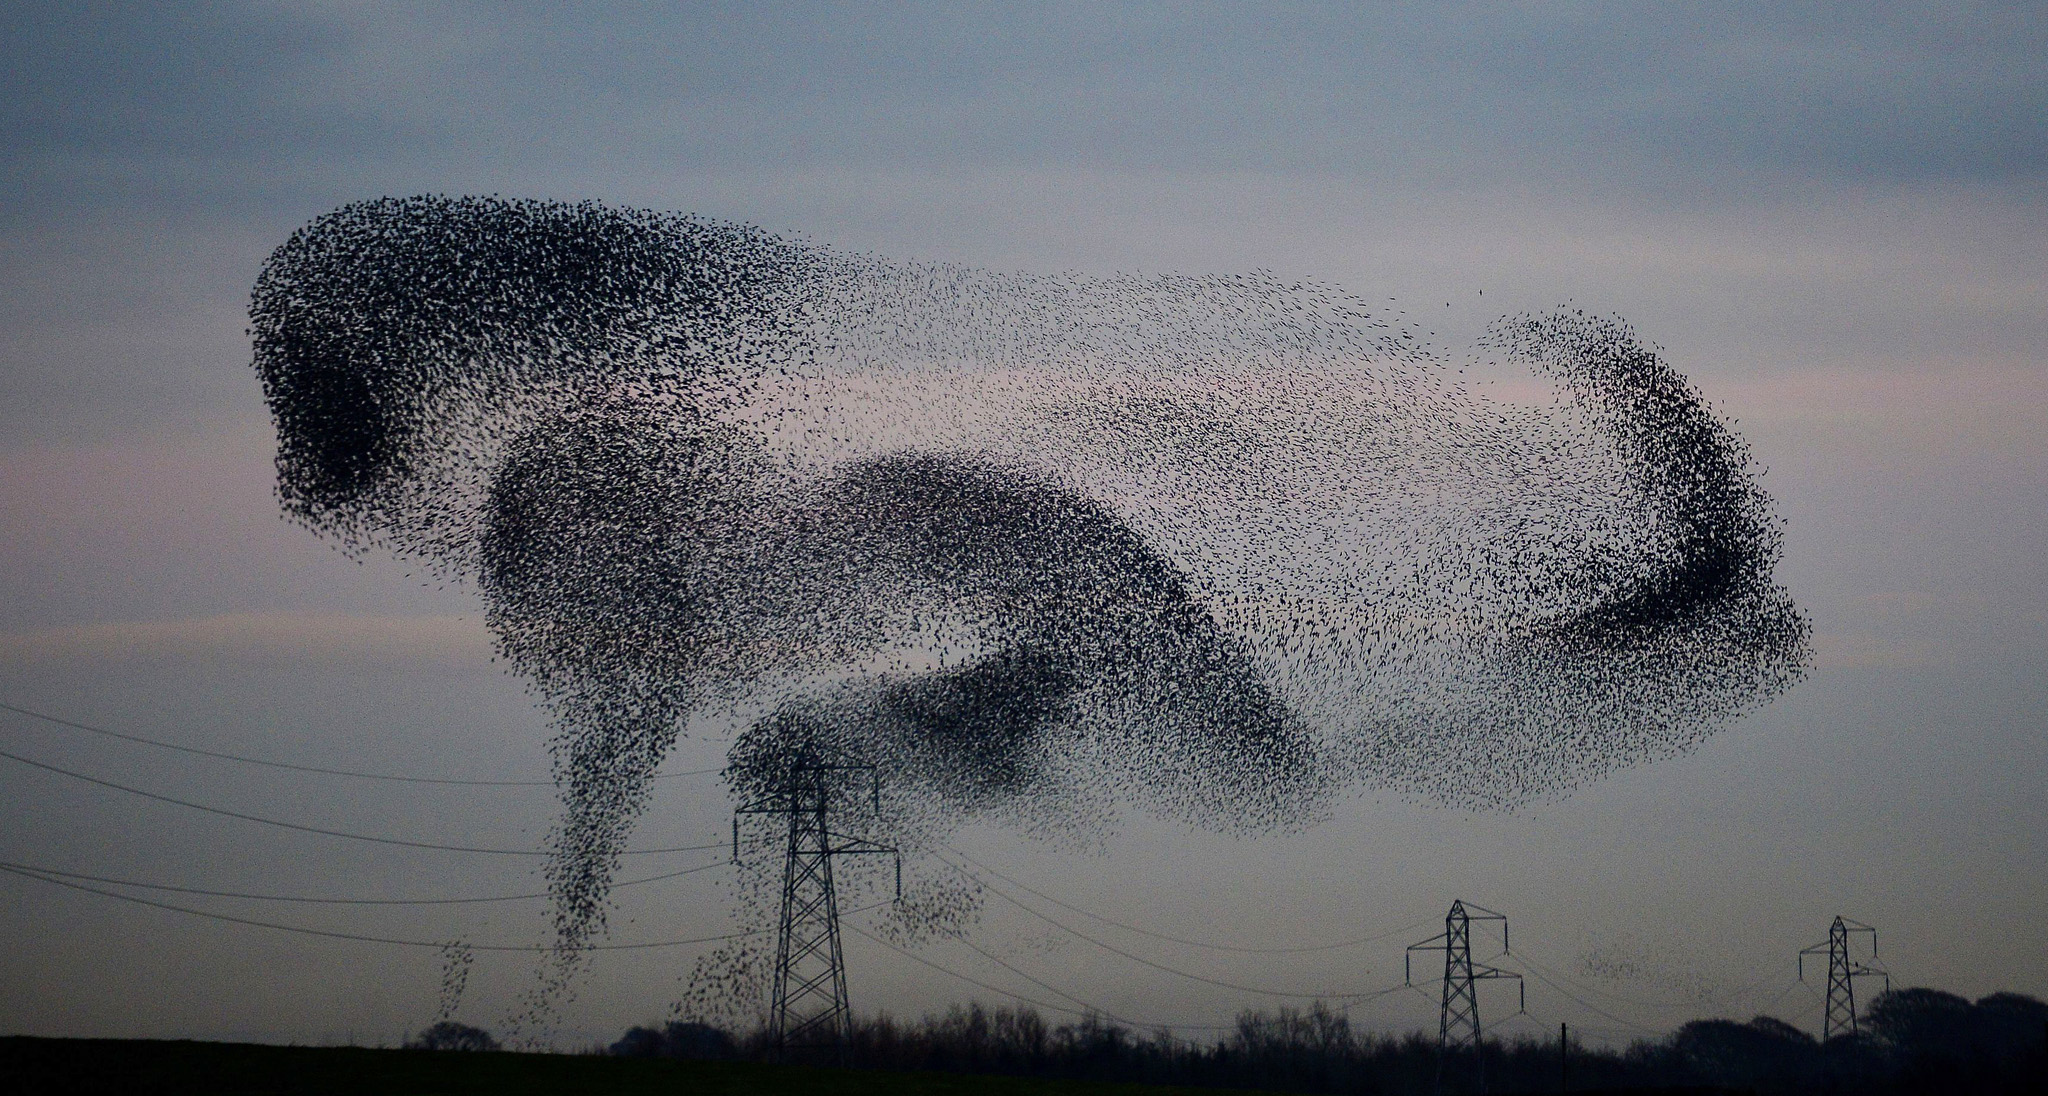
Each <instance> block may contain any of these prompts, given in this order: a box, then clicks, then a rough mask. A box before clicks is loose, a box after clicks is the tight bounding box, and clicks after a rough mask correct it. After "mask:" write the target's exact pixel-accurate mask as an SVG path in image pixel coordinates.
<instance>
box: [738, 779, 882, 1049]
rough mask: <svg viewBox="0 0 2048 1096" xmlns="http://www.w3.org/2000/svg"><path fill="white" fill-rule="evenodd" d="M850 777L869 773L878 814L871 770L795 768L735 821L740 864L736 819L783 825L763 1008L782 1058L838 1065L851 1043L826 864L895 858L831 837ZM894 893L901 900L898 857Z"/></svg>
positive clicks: (835, 906)
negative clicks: (769, 986) (769, 980)
mask: <svg viewBox="0 0 2048 1096" xmlns="http://www.w3.org/2000/svg"><path fill="white" fill-rule="evenodd" d="M849 773H866V774H868V776H869V777H870V779H871V780H872V781H873V788H874V791H873V794H874V796H875V798H876V805H877V809H879V807H880V797H881V790H880V781H879V779H878V778H876V777H875V767H874V766H873V765H861V764H823V763H814V762H798V763H794V764H791V765H790V766H789V767H788V768H787V769H786V770H785V771H784V773H783V774H782V777H781V782H780V784H779V786H778V787H777V788H776V789H775V790H774V791H773V792H771V793H769V794H768V795H767V796H765V797H763V798H761V799H758V800H756V801H754V802H752V803H749V804H746V805H745V806H743V807H741V808H739V809H738V810H737V811H735V812H734V817H733V859H734V860H735V861H737V860H738V859H739V817H738V816H739V815H742V814H774V815H782V816H784V817H785V818H786V819H787V820H788V832H789V841H788V845H787V847H786V849H785V851H784V854H783V860H782V915H781V918H780V919H779V921H778V923H777V926H776V934H775V981H774V991H773V995H772V996H771V998H770V1001H769V1006H768V1033H769V1038H770V1040H771V1042H772V1043H773V1045H774V1047H775V1049H776V1050H777V1051H778V1052H780V1053H782V1054H784V1055H786V1056H792V1057H796V1056H801V1057H824V1058H830V1059H833V1060H836V1061H838V1062H839V1063H840V1064H842V1065H843V1064H845V1063H846V1053H847V1047H848V1045H849V1044H850V1043H851V1042H852V1038H853V1010H852V1007H851V1006H850V1005H849V1003H848V1001H847V993H846V957H845V954H844V953H843V952H842V951H841V950H840V945H839V895H838V892H837V890H836V888H835V887H834V885H833V881H832V858H833V857H835V856H852V855H861V854H871V853H887V854H889V855H892V856H894V855H897V851H896V849H894V848H893V847H890V846H887V845H882V844H878V843H876V842H874V841H869V840H867V839H866V838H860V837H848V836H846V835H844V834H837V833H834V832H832V827H831V823H830V813H831V808H832V799H833V795H834V793H835V791H836V790H837V789H838V788H840V787H842V786H843V785H844V784H845V783H846V776H845V774H849ZM896 893H897V896H898V897H899V898H900V897H902V893H903V861H902V859H901V857H900V856H898V859H897V862H896Z"/></svg>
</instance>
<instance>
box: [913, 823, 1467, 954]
mask: <svg viewBox="0 0 2048 1096" xmlns="http://www.w3.org/2000/svg"><path fill="white" fill-rule="evenodd" d="M944 848H945V849H946V851H947V852H950V853H952V854H953V855H955V856H957V857H959V858H961V859H962V860H965V861H967V862H968V863H970V864H973V865H974V866H976V867H978V868H980V869H981V870H983V871H985V872H987V873H988V874H990V875H993V876H995V877H996V878H997V879H1001V880H1003V881H1004V882H1006V883H1008V884H1010V885H1011V886H1013V887H1016V888H1017V889H1019V890H1022V891H1024V892H1026V893H1028V894H1033V895H1036V896H1037V897H1039V898H1043V899H1045V900H1046V901H1048V902H1051V903H1052V904H1053V905H1055V906H1058V907H1060V908H1061V909H1063V910H1070V911H1072V912H1074V913H1078V914H1080V915H1081V916H1083V917H1086V918H1089V919H1091V920H1095V921H1100V922H1102V923H1103V924H1105V925H1114V926H1116V927H1117V928H1120V929H1124V930H1126V931H1129V932H1135V933H1137V934H1138V935H1140V936H1150V937H1152V938H1153V939H1155V940H1168V941H1171V942H1173V943H1176V944H1187V945H1189V946H1190V947H1197V948H1207V949H1209V950H1211V951H1234V952H1242V953H1246V954H1252V955H1299V954H1302V953H1305V952H1312V951H1336V950H1338V949H1339V948H1353V947H1357V946H1359V945H1360V944H1372V943H1377V942H1379V941H1381V940H1385V939H1387V938H1388V937H1390V936H1399V935H1401V934H1402V933H1405V932H1413V931H1415V930H1416V929H1419V928H1421V927H1422V926H1424V925H1428V924H1431V923H1432V922H1431V921H1429V920H1422V921H1417V922H1415V923H1414V924H1412V925H1403V926H1402V927H1400V928H1398V929H1394V930H1393V931H1391V932H1382V933H1379V934H1377V935H1374V936H1363V937H1360V938H1358V939H1356V940H1344V941H1341V942H1339V943H1335V944H1310V945H1306V946H1302V947H1286V948H1253V947H1245V946H1243V945H1239V944H1212V943H1209V942H1207V941H1204V940H1190V939H1188V938H1186V937H1184V936H1172V935H1168V934H1167V933H1163V932H1154V931H1153V930H1151V929H1147V928H1140V927H1139V926H1137V925H1132V924H1127V923H1125V922H1123V921H1118V920H1116V919H1115V918H1113V917H1104V916H1103V915H1102V914H1099V913H1092V912H1090V911H1088V910H1085V909H1082V908H1081V907H1079V906H1076V905H1072V904H1069V903H1067V902H1062V901H1060V900H1059V899H1057V898H1054V897H1053V896H1052V895H1050V894H1047V893H1045V892H1044V891H1041V890H1037V889H1034V888H1033V887H1032V886H1031V885H1030V884H1028V883H1022V882H1019V881H1018V880H1016V879H1015V878H1013V877H1011V876H1008V875H1004V874H1003V873H1002V872H999V871H997V870H996V869H994V868H991V867H989V866H988V865H987V864H985V863H983V862H981V861H980V860H976V859H975V858H974V857H972V856H969V855H968V854H967V853H964V852H962V851H960V849H959V848H958V847H956V846H953V845H946V846H944Z"/></svg>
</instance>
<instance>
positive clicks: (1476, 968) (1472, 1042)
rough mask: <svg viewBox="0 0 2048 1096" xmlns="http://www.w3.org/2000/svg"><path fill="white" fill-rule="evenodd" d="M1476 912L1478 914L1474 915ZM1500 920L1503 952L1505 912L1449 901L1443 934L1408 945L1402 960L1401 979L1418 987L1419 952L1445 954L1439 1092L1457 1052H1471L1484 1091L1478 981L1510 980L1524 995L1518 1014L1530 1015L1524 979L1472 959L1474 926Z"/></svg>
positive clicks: (1439, 1030)
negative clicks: (1416, 966) (1448, 1063)
mask: <svg viewBox="0 0 2048 1096" xmlns="http://www.w3.org/2000/svg"><path fill="white" fill-rule="evenodd" d="M1474 911H1477V912H1476V913H1475V912H1474ZM1474 921H1498V922H1500V950H1501V954H1503V955H1506V954H1509V951H1508V918H1507V915H1506V914H1502V913H1495V912H1493V911H1492V910H1490V909H1487V908H1486V907H1484V906H1476V905H1473V904H1471V903H1469V902H1466V901H1465V900H1464V899H1462V898H1461V899H1457V900H1455V901H1453V902H1452V903H1451V910H1450V912H1449V913H1447V914H1445V915H1444V931H1443V932H1441V933H1438V934H1437V935H1435V936H1432V937H1430V938H1429V939H1427V940H1424V941H1422V942H1421V943H1419V944H1410V945H1408V950H1407V952H1406V954H1405V955H1403V956H1402V968H1403V972H1404V977H1403V979H1402V980H1403V981H1404V982H1405V983H1406V984H1408V985H1414V984H1415V982H1414V977H1415V971H1414V966H1413V962H1414V958H1415V953H1416V952H1418V951H1441V952H1443V953H1444V988H1443V1003H1442V1006H1441V1008H1440V1010H1439V1011H1438V1014H1437V1065H1436V1078H1437V1090H1438V1091H1442V1090H1443V1081H1444V1063H1445V1061H1446V1060H1447V1059H1449V1058H1450V1057H1451V1055H1452V1053H1453V1052H1456V1051H1463V1050H1470V1051H1471V1052H1472V1063H1473V1071H1474V1079H1475V1083H1476V1085H1477V1087H1478V1090H1479V1091H1481V1092H1484V1091H1486V1059H1485V1055H1484V1054H1483V1053H1481V1050H1482V1048H1481V1046H1480V1043H1479V1037H1480V1026H1479V985H1478V984H1479V983H1480V982H1481V981H1484V980H1487V979H1492V978H1512V979H1514V980H1515V985H1516V987H1517V989H1518V991H1519V992H1520V996H1521V1003H1520V1011H1523V1012H1526V1011H1528V1006H1529V992H1528V986H1527V985H1526V984H1524V983H1523V981H1522V976H1521V975H1520V974H1517V973H1515V972H1514V971H1511V970H1501V969H1499V968H1497V967H1491V966H1488V965H1487V964H1485V963H1476V962H1473V960H1472V922H1474Z"/></svg>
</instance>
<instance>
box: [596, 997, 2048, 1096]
mask: <svg viewBox="0 0 2048 1096" xmlns="http://www.w3.org/2000/svg"><path fill="white" fill-rule="evenodd" d="M1861 1021H1862V1022H1861V1027H1860V1030H1859V1031H1858V1032H1857V1033H1856V1034H1854V1035H1846V1036H1838V1037H1836V1038H1834V1039H1831V1040H1828V1041H1827V1042H1826V1043H1822V1042H1821V1041H1820V1040H1818V1039H1816V1038H1814V1037H1813V1036H1812V1035H1810V1034H1808V1033H1806V1032H1804V1031H1801V1030H1799V1029H1798V1028H1795V1027H1793V1026H1792V1025H1790V1024H1787V1023H1785V1022H1784V1021H1782V1020H1778V1019H1775V1018H1772V1017H1768V1016H1759V1017H1756V1018H1755V1019H1752V1020H1748V1021H1736V1020H1694V1021H1691V1022H1690V1023H1687V1024H1685V1025H1684V1026H1682V1027H1680V1028H1679V1029H1678V1030H1677V1031H1675V1032H1673V1033H1671V1034H1670V1035H1668V1036H1664V1037H1661V1038H1656V1039H1643V1040H1638V1041H1636V1042H1634V1043H1632V1044H1630V1045H1628V1046H1626V1047H1621V1048H1607V1047H1589V1046H1584V1045H1581V1044H1580V1043H1579V1042H1578V1041H1577V1040H1573V1041H1572V1042H1571V1043H1569V1044H1568V1045H1563V1044H1560V1042H1559V1039H1558V1038H1557V1037H1554V1036H1553V1037H1548V1038H1534V1037H1529V1036H1516V1037H1513V1038H1509V1039H1488V1040H1486V1041H1485V1042H1484V1043H1483V1044H1482V1045H1481V1047H1480V1048H1479V1050H1478V1051H1477V1052H1476V1053H1475V1052H1472V1051H1466V1052H1463V1053H1459V1054H1455V1055H1452V1056H1450V1057H1444V1056H1441V1055H1439V1054H1438V1050H1437V1044H1436V1040H1435V1039H1434V1038H1433V1037H1430V1036H1426V1035H1424V1034H1422V1033H1420V1032H1413V1033H1410V1034H1406V1035H1386V1034H1380V1033H1375V1032H1365V1031H1358V1030H1355V1029H1354V1028H1353V1027H1352V1025H1351V1021H1350V1019H1349V1018H1348V1017H1347V1016H1345V1015H1344V1014H1343V1013H1342V1012H1340V1011H1337V1010H1336V1009H1333V1008H1331V1007H1329V1006H1328V1005H1326V1004H1324V1003H1322V1002H1317V1003H1316V1004H1314V1005H1312V1006H1310V1007H1308V1008H1302V1009H1297V1008H1281V1009H1279V1010H1277V1011H1274V1012H1265V1011H1247V1012H1244V1013H1241V1014H1240V1015H1239V1016H1238V1018H1237V1021H1236V1024H1235V1026H1234V1027H1233V1028H1232V1029H1231V1030H1230V1031H1229V1032H1228V1033H1227V1034H1225V1035H1223V1036H1222V1037H1220V1038H1217V1039H1215V1040H1191V1039H1186V1038H1181V1037H1178V1036H1175V1035H1173V1034H1172V1033H1170V1032H1167V1031H1151V1032H1146V1031H1139V1030H1135V1029H1132V1028H1129V1027H1126V1026H1124V1025H1121V1024H1118V1023H1115V1022H1113V1021H1110V1020H1108V1019H1105V1018H1102V1017H1098V1016H1084V1017H1083V1018H1082V1019H1080V1020H1078V1021H1076V1022H1072V1023H1060V1024H1053V1023H1048V1022H1047V1021H1046V1020H1045V1018H1044V1017H1043V1016H1042V1015H1041V1014H1040V1013H1039V1012H1037V1011H1036V1010H1035V1009H1031V1008H1028V1007H1018V1008H1009V1007H994V1008H991V1007H986V1006H983V1005H981V1004H979V1003H970V1004H967V1005H956V1006H954V1007H952V1008H951V1009H948V1010H947V1011H946V1012H945V1013H944V1014H943V1015H936V1014H935V1015H927V1016H925V1017H923V1018H921V1019H917V1020H900V1019H896V1018H893V1017H890V1016H888V1015H886V1014H884V1015H877V1016H873V1017H868V1018H864V1019H859V1020H856V1021H855V1023H854V1030H853V1042H852V1045H851V1047H850V1048H849V1059H850V1061H851V1062H852V1063H853V1064H854V1065H855V1066H857V1067H860V1068H868V1069H888V1070H939V1071H947V1072H958V1073H997V1074H1012V1075H1019V1076H1032V1077H1059V1078H1073V1079H1086V1080H1100V1081H1124V1082H1138V1083H1150V1084H1176V1085H1195V1086H1205V1087H1225V1088H1255V1089H1272V1090H1279V1091H1287V1092H1299V1093H1359V1094H1386V1096H1396V1094H1409V1093H1416V1094H1421V1093H1431V1092H1434V1091H1436V1089H1437V1086H1438V1083H1439V1073H1440V1072H1441V1076H1442V1083H1443V1090H1444V1091H1447V1092H1450V1091H1459V1090H1471V1089H1474V1088H1476V1087H1477V1085H1478V1083H1479V1079H1480V1075H1481V1073H1482V1071H1483V1075H1484V1081H1485V1087H1486V1088H1487V1089H1489V1090H1491V1091H1494V1092H1555V1091H1558V1090H1559V1089H1560V1087H1564V1088H1567V1089H1571V1090H1594V1089H1609V1090H1611V1089H1628V1088H1670V1087H1693V1088H1723V1089H1735V1090H1746V1091H1753V1092H1757V1093H1792V1092H1800V1093H1807V1092H1837V1093H1872V1094H1888V1093H1898V1094H1908V1093H1921V1092H1958V1091H1967V1092H1985V1093H1999V1092H2015V1093H2017V1092H2037V1091H2042V1090H2044V1089H2048V1003H2043V1002H2042V1001H2041V1000H2039V999H2038V998H2035V997H2031V996H2027V995H2025V994H2019V993H1994V994H1991V995H1989V996H1986V997H1983V998H1981V999H1979V1000H1977V1001H1974V1002H1973V1001H1970V1000H1968V999H1966V998H1963V997H1959V996H1957V995H1955V994H1953V993H1947V992H1944V991H1941V990H1936V989H1925V988H1913V989H1898V990H1892V991H1889V992H1886V993H1883V994H1880V995H1878V996H1877V997H1876V998H1875V999H1873V1000H1872V1001H1871V1003H1870V1005H1869V1006H1868V1008H1867V1009H1865V1011H1864V1013H1863V1016H1862V1018H1861ZM609 1049H610V1052H611V1053H613V1054H617V1055H627V1056H642V1057H675V1058H697V1059H744V1060H762V1061H768V1060H775V1059H776V1058H777V1057H778V1055H777V1053H776V1051H775V1048H774V1047H773V1045H772V1043H771V1041H770V1038H769V1035H768V1032H767V1031H766V1029H765V1027H761V1026H756V1027H754V1028H752V1029H749V1030H745V1031H733V1030H729V1029H727V1028H725V1027H721V1026H718V1025H715V1024H711V1023H706V1022H703V1021H697V1020H678V1021H673V1022H670V1023H668V1024H666V1025H664V1026H660V1027H635V1028H633V1029H631V1030H629V1031H628V1032H626V1034H625V1036H624V1037H623V1038H621V1039H620V1040H619V1041H618V1042H616V1043H614V1044H612V1045H611V1047H610V1048H609Z"/></svg>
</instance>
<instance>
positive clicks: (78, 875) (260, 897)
mask: <svg viewBox="0 0 2048 1096" xmlns="http://www.w3.org/2000/svg"><path fill="white" fill-rule="evenodd" d="M730 863H731V861H729V860H714V861H712V862H711V863H709V864H699V865H697V866H696V867H694V868H684V869H682V870H681V871H672V872H665V873H663V874H661V875H650V876H648V877H646V878H645V879H629V880H627V881H625V882H623V883H614V884H612V887H611V889H612V890H619V889H621V888H623V887H637V886H641V885H643V884H647V883H659V882H662V881H664V880H668V879H675V878H678V877H680V876H685V875H694V874H696V873H697V872H700V871H707V870H709V869H711V868H722V867H725V866H727V865H729V864H730ZM0 868H14V869H17V870H20V871H25V872H32V873H34V874H36V875H49V876H56V877H59V878H64V879H80V880H84V881H86V882H89V883H108V884H112V885H114V886H117V887H140V888H142V889H143V890H157V891H172V892H175V893H178V894H197V895H203V896H205V897H208V898H240V899H247V900H249V901H254V902H291V903H297V904H306V905H327V906H455V905H468V904H472V903H477V902H522V901H528V900H531V899H535V898H549V897H552V896H551V895H549V894H547V893H546V892H540V893H537V894H503V895H494V896H489V897H482V898H308V897H297V896H293V895H283V894H249V893H246V892H242V891H222V890H205V889H202V888H199V887H179V886H173V885H171V884H168V883H144V882H140V881H138V880H134V879H116V878H113V877H111V876H105V875H87V874H85V873H83V872H75V871H62V870H59V869H57V868H46V867H43V866H41V865H39V864H18V863H13V862H11V861H6V860H0Z"/></svg>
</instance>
